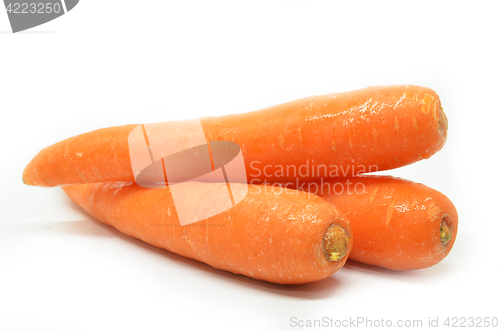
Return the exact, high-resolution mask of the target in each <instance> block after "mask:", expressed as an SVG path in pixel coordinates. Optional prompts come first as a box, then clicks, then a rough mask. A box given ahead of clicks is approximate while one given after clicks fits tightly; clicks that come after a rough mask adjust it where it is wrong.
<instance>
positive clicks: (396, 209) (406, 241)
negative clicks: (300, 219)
mask: <svg viewBox="0 0 500 331" xmlns="http://www.w3.org/2000/svg"><path fill="white" fill-rule="evenodd" d="M310 187H311V188H314V190H317V189H318V187H316V186H310ZM349 187H350V189H348V188H349ZM341 188H343V190H341ZM311 192H313V191H312V190H311ZM348 192H349V193H350V194H349V193H348ZM313 193H317V194H318V195H319V196H321V197H323V198H324V199H325V200H326V201H328V202H331V203H332V204H334V205H335V206H336V207H337V208H338V209H339V210H340V211H341V212H342V213H344V214H345V216H346V217H347V219H349V222H350V225H351V228H352V231H353V235H354V238H355V240H354V246H353V249H352V251H351V254H350V255H349V258H350V259H352V260H355V261H358V262H362V263H366V264H371V265H375V266H380V267H384V268H387V269H393V270H415V269H422V268H428V267H430V266H433V265H435V264H437V263H438V262H440V261H441V260H443V259H444V258H445V257H446V256H447V255H448V253H449V252H450V250H451V249H452V247H453V244H454V243H455V239H456V236H457V230H458V214H457V210H456V209H455V206H454V205H453V203H452V202H451V201H450V200H449V199H448V198H447V197H446V196H445V195H444V194H442V193H440V192H438V191H436V190H434V189H431V188H430V187H427V186H425V185H423V184H417V183H414V182H411V181H408V180H404V179H401V178H394V177H389V176H368V175H366V176H360V177H356V178H348V179H339V180H337V181H332V182H326V183H323V185H322V186H321V188H320V189H319V190H318V191H317V192H313Z"/></svg>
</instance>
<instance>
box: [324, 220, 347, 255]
mask: <svg viewBox="0 0 500 331" xmlns="http://www.w3.org/2000/svg"><path fill="white" fill-rule="evenodd" d="M348 244H349V236H348V235H347V234H346V232H345V230H344V229H343V228H342V227H340V226H339V225H337V224H332V225H330V226H329V227H328V230H327V231H326V234H325V236H324V238H323V250H324V253H325V257H326V259H327V260H328V261H330V262H337V261H340V260H341V259H342V258H343V257H344V256H345V255H346V254H347V246H348Z"/></svg>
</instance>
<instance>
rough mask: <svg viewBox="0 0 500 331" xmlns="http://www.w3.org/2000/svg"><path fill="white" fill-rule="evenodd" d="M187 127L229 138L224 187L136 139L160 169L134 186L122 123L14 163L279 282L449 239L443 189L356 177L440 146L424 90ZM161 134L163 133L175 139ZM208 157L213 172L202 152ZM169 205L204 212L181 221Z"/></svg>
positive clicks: (143, 226) (211, 259) (166, 236)
mask: <svg viewBox="0 0 500 331" xmlns="http://www.w3.org/2000/svg"><path fill="white" fill-rule="evenodd" d="M186 123H187V122H186ZM186 123H184V122H182V121H181V122H172V123H169V126H170V127H172V128H182V127H184V126H185V124H186ZM200 124H201V127H202V130H203V133H204V135H205V138H206V146H207V150H208V151H210V147H211V146H212V148H213V146H216V143H214V142H222V141H224V142H233V143H236V144H237V145H238V146H239V147H240V149H241V154H242V156H243V163H242V166H243V168H244V170H245V174H246V175H245V176H246V178H244V177H245V176H243V178H239V179H238V180H236V182H231V183H228V182H227V180H226V182H216V181H198V180H196V179H195V180H193V179H192V178H189V176H188V175H186V176H185V178H183V177H182V174H181V176H180V177H176V178H177V179H176V180H175V181H173V180H172V177H171V178H170V181H169V176H168V174H167V173H166V172H165V160H164V159H162V160H161V163H160V160H159V159H158V160H157V159H155V157H154V153H151V148H150V147H149V146H148V148H149V149H150V155H151V162H154V161H158V164H159V167H160V168H159V169H160V170H161V166H162V165H163V172H164V175H165V176H162V182H161V183H159V186H158V187H157V188H150V187H142V186H143V185H138V184H137V183H138V182H137V183H136V179H137V176H136V173H135V172H134V169H133V165H132V163H131V155H130V153H131V152H130V149H129V147H130V146H129V136H130V134H131V132H132V131H133V130H134V129H136V128H137V127H138V124H135V125H126V126H119V127H111V128H106V129H100V130H96V131H93V132H88V133H85V134H81V135H78V136H75V137H72V138H69V139H67V140H64V141H61V142H59V143H56V144H54V145H52V146H49V147H47V148H45V149H43V150H42V151H40V152H39V153H38V154H37V155H36V156H35V157H34V158H33V159H32V161H31V162H30V163H29V164H28V165H27V167H26V168H25V169H24V172H23V182H24V183H25V184H27V185H33V186H44V187H51V186H62V189H63V190H64V192H65V193H66V194H67V195H68V196H69V197H70V198H71V200H73V201H74V202H75V203H76V204H77V205H79V206H81V207H82V208H83V209H84V210H85V211H86V212H88V213H89V214H91V215H92V216H93V217H95V218H96V219H97V220H99V221H101V222H103V223H105V224H108V225H110V226H113V227H115V228H116V229H118V230H119V231H121V232H123V233H125V234H127V235H130V236H133V237H136V238H139V239H141V240H143V241H145V242H147V243H149V244H151V245H154V246H157V247H161V248H164V249H167V250H169V251H172V252H174V253H177V254H179V255H182V256H185V257H188V258H192V259H195V260H198V261H202V262H204V263H207V264H209V265H211V266H213V267H215V268H218V269H222V270H227V271H230V272H233V273H236V274H243V275H246V276H249V277H252V278H255V279H259V280H265V281H269V282H273V283H279V284H302V283H308V282H312V281H317V280H320V279H324V278H327V277H330V276H331V275H332V274H333V273H335V272H336V271H337V270H339V269H340V268H341V267H342V266H343V265H344V264H345V263H346V261H347V259H348V258H349V259H352V260H355V261H359V262H362V263H366V264H370V265H374V266H378V267H384V268H388V269H393V270H416V269H422V268H427V267H430V266H433V265H435V264H436V263H438V262H440V261H441V260H443V259H444V258H445V257H446V256H447V255H448V253H449V252H450V250H451V248H452V247H453V244H454V242H455V239H456V235H457V227H458V215H457V211H456V209H455V207H454V205H453V204H452V202H451V201H450V200H449V199H448V198H447V197H446V196H445V195H443V194H442V193H440V192H438V191H436V190H433V189H431V188H429V187H427V186H425V185H422V184H417V183H413V182H410V181H407V180H404V179H400V178H394V177H390V176H373V175H363V174H365V173H369V172H375V171H381V170H388V169H394V168H398V167H401V166H405V165H408V164H411V163H414V162H416V161H419V160H422V159H427V158H429V157H431V156H432V155H433V154H435V153H436V152H438V151H439V150H440V149H441V148H442V147H443V146H444V144H445V142H446V138H447V129H448V120H447V118H446V115H445V114H444V112H443V109H442V107H441V101H440V99H439V96H438V95H437V94H436V93H435V92H434V91H433V90H431V89H428V88H424V87H419V86H411V85H406V86H381V87H369V88H365V89H361V90H356V91H350V92H344V93H336V94H328V95H321V96H315V97H309V98H303V99H300V100H295V101H291V102H289V103H285V104H281V105H277V106H274V107H270V108H266V109H263V110H260V111H254V112H250V113H245V114H234V115H226V116H221V117H206V118H201V119H200ZM142 128H144V125H142ZM173 131H176V132H166V133H165V135H166V136H167V135H168V136H169V137H171V136H172V135H174V133H175V134H177V135H182V130H173ZM147 137H148V136H147V134H146V138H145V139H146V141H147V140H148V138H147ZM150 138H151V137H150ZM165 139H166V138H165ZM200 151H201V150H200ZM200 153H201V152H200ZM214 161H215V163H214ZM214 164H215V167H214ZM211 165H212V170H213V171H216V170H217V160H215V158H212V159H211ZM208 166H210V163H209V164H208ZM222 169H223V170H224V167H222ZM223 173H224V176H225V177H224V178H226V179H227V174H226V172H224V171H223ZM179 178H181V180H178V179H179ZM139 184H140V183H139ZM157 184H158V183H157ZM304 188H306V189H304ZM228 190H229V195H230V198H231V200H230V201H229V200H228V202H227V203H228V204H231V205H228V206H229V207H228V208H226V209H225V210H223V211H221V212H218V213H215V214H214V212H213V210H214V208H216V207H215V206H214V205H213V204H211V202H210V201H211V200H210V199H208V198H207V197H211V198H213V199H216V200H217V199H218V200H220V199H223V198H224V197H226V196H227V194H228V193H227V192H228ZM179 192H180V193H179ZM237 197H241V198H240V199H239V200H238V199H236V198H237ZM240 200H241V201H240ZM179 201H181V202H182V203H183V205H184V208H183V209H186V210H188V211H189V210H197V211H202V212H203V211H206V213H207V215H211V216H210V217H208V218H205V219H200V220H196V222H193V223H190V224H187V225H183V224H181V222H180V217H179V216H180V214H179V213H180V212H181V211H180V210H178V209H176V206H178V204H176V203H178V202H179Z"/></svg>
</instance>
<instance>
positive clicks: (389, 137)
mask: <svg viewBox="0 0 500 331" xmlns="http://www.w3.org/2000/svg"><path fill="white" fill-rule="evenodd" d="M201 125H202V127H203V131H204V133H205V137H206V140H207V141H231V142H235V143H237V144H238V145H239V146H240V148H241V151H242V153H243V157H244V160H245V167H246V175H247V180H248V182H249V183H255V184H258V183H263V182H264V181H267V182H289V181H293V180H294V179H295V178H297V177H301V178H302V179H314V178H319V177H339V176H341V177H346V176H348V175H355V174H360V173H364V172H372V171H377V170H387V169H392V168H397V167H401V166H404V165H407V164H410V163H413V162H416V161H418V160H420V159H422V158H429V157H430V156H431V155H433V154H434V153H436V152H437V151H438V150H440V149H441V148H442V146H443V145H444V143H445V141H446V132H447V119H446V116H445V114H444V113H443V111H442V108H441V103H440V100H439V97H438V95H437V94H436V93H435V92H434V91H433V90H431V89H428V88H424V87H418V86H409V85H407V86H382V87H369V88H365V89H361V90H356V91H351V92H344V93H337V94H328V95H322V96H315V97H309V98H304V99H300V100H296V101H292V102H289V103H285V104H282V105H277V106H274V107H270V108H267V109H263V110H260V111H255V112H250V113H246V114H234V115H226V116H222V117H207V118H202V119H201ZM136 127H137V125H127V126H120V127H112V128H107V129H101V130H97V131H93V132H89V133H85V134H82V135H79V136H76V137H73V138H70V139H67V140H64V141H62V142H59V143H57V144H55V145H52V146H50V147H48V148H45V149H44V150H42V151H41V152H40V153H39V154H38V155H36V156H35V158H34V159H33V160H32V161H31V162H30V163H29V164H28V166H27V167H26V169H25V170H24V174H23V181H24V182H25V183H26V184H28V185H37V186H57V185H62V184H77V183H92V182H105V181H134V174H133V171H132V166H131V161H130V155H129V149H128V140H127V139H128V136H129V134H130V133H131V132H132V130H133V129H134V128H136ZM168 134H170V135H171V134H172V132H168ZM155 161H158V160H155Z"/></svg>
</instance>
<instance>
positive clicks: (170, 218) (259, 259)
mask: <svg viewBox="0 0 500 331" xmlns="http://www.w3.org/2000/svg"><path fill="white" fill-rule="evenodd" d="M177 185H184V188H185V192H186V198H188V199H190V197H192V195H191V194H190V193H189V192H191V191H192V190H199V189H200V188H201V189H205V188H206V186H207V185H211V189H212V190H215V191H217V190H225V189H226V186H225V184H224V183H223V184H210V183H196V182H186V183H181V184H177ZM243 185H244V184H241V185H238V184H235V185H232V186H231V188H232V189H233V190H238V187H242V186H243ZM62 189H63V190H64V191H65V193H66V194H67V195H68V196H69V197H70V198H71V199H72V200H73V201H74V202H75V203H76V204H78V205H79V206H81V207H82V208H83V209H84V210H86V211H87V212H88V213H89V214H91V215H93V216H94V217H95V218H96V219H98V220H99V221H101V222H103V223H106V224H108V225H111V226H113V227H115V228H116V229H118V230H119V231H121V232H123V233H125V234H127V235H130V236H133V237H136V238H138V239H140V240H143V241H145V242H147V243H149V244H152V245H154V246H157V247H160V248H164V249H167V250H169V251H171V252H174V253H177V254H179V255H182V256H185V257H188V258H192V259H195V260H198V261H202V262H205V263H207V264H209V265H211V266H213V267H215V268H217V269H222V270H227V271H230V272H233V273H236V274H243V275H246V276H249V277H252V278H255V279H260V280H264V281H268V282H272V283H279V284H302V283H308V282H312V281H317V280H321V279H324V278H327V277H329V276H331V275H332V274H333V273H334V272H336V271H337V270H338V269H340V268H341V267H342V266H343V265H344V263H345V262H346V260H347V255H348V253H349V251H350V250H351V248H352V240H351V241H349V243H348V245H347V247H346V255H345V256H344V257H342V259H340V260H339V261H337V262H331V261H328V260H327V258H326V257H325V252H324V249H323V238H324V236H325V233H326V232H327V230H328V228H329V226H330V225H331V224H337V225H339V226H341V227H342V228H343V229H344V230H345V232H346V234H347V235H350V228H349V224H348V222H347V221H346V219H345V218H344V217H343V216H342V215H341V214H340V213H339V212H338V211H337V209H336V208H335V207H334V206H333V205H331V204H329V203H327V202H325V201H324V200H323V199H321V198H319V197H317V196H315V195H312V194H307V193H304V192H294V191H292V190H287V189H282V188H271V187H269V188H267V190H266V191H264V188H263V187H259V186H255V185H249V187H248V189H249V192H248V195H247V196H246V197H245V199H243V200H242V201H241V202H240V203H238V204H237V205H236V206H235V207H233V208H232V209H230V210H227V211H225V212H223V213H221V214H218V215H215V216H212V217H210V218H208V219H205V220H202V221H199V222H196V223H192V224H188V225H185V226H180V224H179V221H178V219H177V215H176V211H175V207H174V204H173V200H172V196H171V194H170V189H169V188H168V187H167V188H166V189H148V188H142V187H139V186H137V185H136V184H132V183H97V184H81V185H68V186H63V187H62ZM233 192H234V191H233ZM192 203H193V205H192V206H193V208H199V207H200V206H198V205H197V201H196V200H195V201H192Z"/></svg>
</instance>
